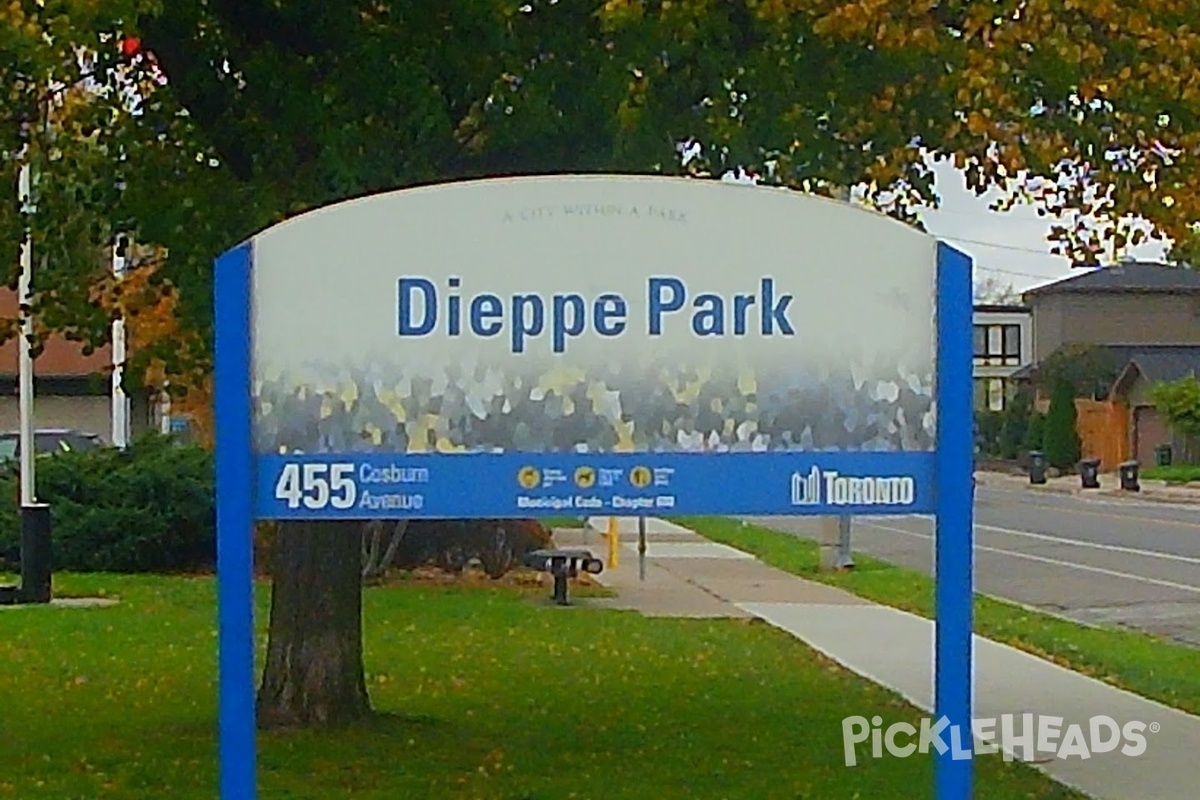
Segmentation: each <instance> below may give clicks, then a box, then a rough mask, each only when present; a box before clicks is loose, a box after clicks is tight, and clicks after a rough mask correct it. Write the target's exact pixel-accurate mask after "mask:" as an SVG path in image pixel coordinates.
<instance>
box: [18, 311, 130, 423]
mask: <svg viewBox="0 0 1200 800" xmlns="http://www.w3.org/2000/svg"><path fill="white" fill-rule="evenodd" d="M17 309H18V304H17V297H16V293H15V292H13V291H11V290H0V318H5V319H13V318H15V317H16V316H17V313H18V310H17ZM18 350H19V348H18V341H17V339H16V338H15V337H14V338H12V339H9V340H8V341H7V342H5V343H4V344H3V345H0V430H2V431H15V430H17V429H18V428H19V427H20V398H19V395H18V391H17V389H18V374H17V373H18V369H17V363H18ZM111 364H112V350H111V348H109V347H107V346H106V347H103V348H100V349H98V350H96V351H95V352H94V353H92V354H91V355H84V353H83V348H82V346H81V345H80V344H79V343H77V342H71V341H68V340H67V339H65V338H63V337H61V336H52V337H50V338H49V339H48V340H47V342H46V344H45V347H44V348H43V350H42V352H41V354H40V355H39V356H38V357H37V358H36V359H35V360H34V365H33V372H34V381H33V391H34V397H35V398H36V400H35V402H34V409H33V413H34V427H35V428H76V429H79V430H81V431H84V432H86V433H94V434H98V435H99V436H100V437H101V438H102V439H103V440H104V441H105V442H108V441H110V439H111V437H112V384H111V378H110V377H109V376H110V375H111V371H110V366H111ZM131 401H132V402H131V406H132V408H131V412H130V427H131V428H132V429H133V431H135V432H136V431H140V430H143V429H145V428H146V427H147V426H148V425H149V424H150V421H151V409H150V403H149V401H148V397H147V396H137V397H133V398H131Z"/></svg>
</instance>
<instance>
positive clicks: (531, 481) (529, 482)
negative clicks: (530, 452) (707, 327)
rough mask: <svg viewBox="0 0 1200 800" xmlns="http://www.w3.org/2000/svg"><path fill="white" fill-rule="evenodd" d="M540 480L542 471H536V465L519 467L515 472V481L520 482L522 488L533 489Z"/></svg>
mask: <svg viewBox="0 0 1200 800" xmlns="http://www.w3.org/2000/svg"><path fill="white" fill-rule="evenodd" d="M541 482H542V473H540V472H538V468H537V467H521V471H520V472H518V473H517V483H519V484H521V488H522V489H533V488H535V487H536V486H537V485H538V484H539V483H541Z"/></svg>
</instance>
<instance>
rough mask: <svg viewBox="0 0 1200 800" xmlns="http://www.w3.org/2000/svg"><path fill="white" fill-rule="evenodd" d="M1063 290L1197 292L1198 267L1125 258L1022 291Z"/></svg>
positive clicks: (1199, 281) (1199, 289) (1199, 284)
mask: <svg viewBox="0 0 1200 800" xmlns="http://www.w3.org/2000/svg"><path fill="white" fill-rule="evenodd" d="M1064 292H1072V293H1074V292H1200V270H1195V269H1192V268H1190V267H1172V266H1170V265H1168V264H1158V263H1154V262H1149V261H1128V262H1123V263H1120V264H1113V265H1112V266H1109V267H1100V268H1098V269H1090V270H1088V271H1086V272H1084V273H1082V274H1081V275H1073V276H1071V277H1070V278H1064V279H1063V280H1061V281H1055V282H1054V283H1047V284H1044V285H1042V286H1035V287H1034V288H1032V289H1029V290H1027V291H1026V292H1025V294H1026V296H1034V297H1036V296H1038V295H1043V294H1058V293H1064Z"/></svg>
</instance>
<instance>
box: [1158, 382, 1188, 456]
mask: <svg viewBox="0 0 1200 800" xmlns="http://www.w3.org/2000/svg"><path fill="white" fill-rule="evenodd" d="M1150 401H1151V402H1152V403H1154V407H1155V408H1156V409H1157V410H1158V412H1159V413H1160V414H1162V415H1163V416H1164V417H1166V419H1167V422H1168V423H1170V425H1171V427H1172V428H1174V429H1175V430H1176V431H1177V432H1178V433H1180V434H1182V435H1183V436H1185V437H1187V438H1188V439H1189V440H1190V441H1189V445H1190V446H1189V448H1188V449H1189V450H1193V449H1195V443H1196V442H1197V441H1200V380H1197V379H1196V376H1194V375H1189V376H1188V377H1186V378H1180V379H1179V380H1177V381H1164V382H1161V383H1156V384H1154V386H1152V387H1151V389H1150ZM1183 455H1184V456H1192V457H1194V455H1195V454H1194V453H1187V454H1183Z"/></svg>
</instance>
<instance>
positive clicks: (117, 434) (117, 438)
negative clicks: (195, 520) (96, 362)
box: [112, 236, 129, 450]
mask: <svg viewBox="0 0 1200 800" xmlns="http://www.w3.org/2000/svg"><path fill="white" fill-rule="evenodd" d="M124 239H125V237H123V236H119V237H117V241H116V242H114V243H113V248H112V271H113V276H114V277H115V278H116V279H117V282H118V283H120V281H121V280H122V279H123V278H124V277H125V269H126V266H127V264H128V257H129V250H128V247H129V245H128V242H127V241H124ZM112 367H113V371H112V443H113V445H114V446H115V447H119V448H121V449H122V450H124V449H125V447H126V445H128V444H129V397H128V395H126V394H125V386H124V378H125V318H124V317H119V318H117V319H115V320H113V324H112Z"/></svg>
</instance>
